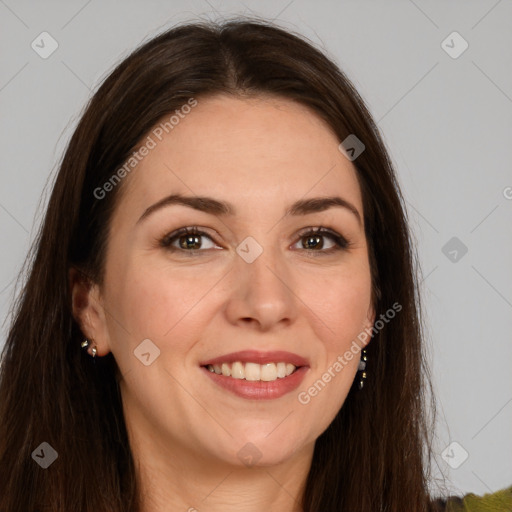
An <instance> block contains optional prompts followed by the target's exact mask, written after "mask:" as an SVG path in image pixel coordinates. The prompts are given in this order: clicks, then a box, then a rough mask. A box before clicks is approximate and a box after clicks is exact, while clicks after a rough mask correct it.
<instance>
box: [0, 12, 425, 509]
mask: <svg viewBox="0 0 512 512" xmlns="http://www.w3.org/2000/svg"><path fill="white" fill-rule="evenodd" d="M219 93H222V94H230V95H234V96H244V95H245V96H247V95H255V96H258V95H274V96H277V97H282V98H286V99H289V100H294V101H297V102H300V103H301V104H304V105H306V106H308V107H310V108H311V109H313V111H314V112H316V113H317V114H318V115H319V116H321V117H322V118H323V119H324V120H326V121H327V123H328V124H329V126H330V127H331V129H332V130H333V132H334V133H335V134H336V135H337V137H338V138H339V140H340V141H343V140H345V138H346V137H347V136H349V135H350V134H355V135H356V136H357V138H358V139H360V140H361V141H363V143H364V145H365V150H364V151H363V153H362V154H361V155H360V156H359V157H358V158H357V159H356V160H354V162H353V164H354V165H355V167H356V170H357V177H358V180H359V184H360V187H361V191H362V197H363V207H364V223H365V230H366V237H367V240H368V247H369V258H370V265H371V273H372V288H373V301H374V307H375V311H376V318H380V315H381V314H383V313H384V312H385V311H387V310H388V309H389V308H390V307H391V305H392V304H394V303H398V304H400V305H401V306H402V310H401V312H400V314H397V315H396V317H395V318H394V319H393V320H392V321H390V322H388V323H387V324H386V326H385V327H384V328H383V329H380V330H379V331H378V332H377V333H376V334H375V335H374V337H373V339H372V341H371V342H370V344H369V345H368V347H367V351H368V366H367V374H368V378H367V381H366V384H365V386H364V388H363V389H362V390H361V391H359V390H358V389H357V388H356V387H355V386H353V387H352V389H351V390H350V392H349V394H348V396H347V399H346V401H345V403H344V405H343V407H342V408H341V410H340V411H339V413H338V415H337V416H336V418H335V419H334V421H333V422H332V424H331V425H330V426H329V427H328V429H327V430H326V431H325V432H324V433H323V434H322V435H321V436H320V437H319V438H318V439H317V441H316V445H315V450H314V456H313V461H312V466H311V469H310V472H309V475H308V478H307V482H306V487H305V490H304V494H303V496H302V497H301V498H302V505H303V510H304V511H308V512H313V511H314V512H320V511H322V512H326V511H329V512H334V511H364V512H366V511H371V512H378V511H404V510H411V511H415V512H420V511H424V510H428V508H429V496H428V490H427V487H428V479H429V475H430V459H431V454H432V443H431V438H432V433H433V427H434V423H435V404H434V402H433V401H431V402H430V403H429V401H428V399H427V398H426V397H427V396H428V397H432V396H433V395H432V393H431V390H432V385H431V381H430V377H429V370H428V365H427V364H426V357H425V351H424V345H423V340H422V332H423V329H422V320H421V307H420V296H419V293H418V281H419V270H418V268H419V267H418V263H417V257H416V255H415V252H414V248H413V244H412V243H411V235H410V233H409V229H408V219H407V214H406V208H405V202H404V199H403V197H402V194H401V192H400V189H399V186H398V183H397V180H396V176H395V173H394V170H393V167H392V163H391V161H390V158H389V157H388V154H387V152H386V149H385V146H384V144H383V141H382V139H381V137H380V135H379V131H378V129H377V127H376V125H375V123H374V122H373V120H372V118H371V116H370V114H369V112H368V109H367V107H366V106H365V104H364V102H363V100H362V99H361V97H360V96H359V94H358V93H357V91H356V90H355V88H354V87H353V86H352V84H351V83H350V82H349V80H348V79H347V77H346V76H345V75H344V74H343V73H342V72H341V71H340V70H339V69H338V67H337V66H336V65H335V64H334V63H333V62H332V61H330V60H329V59H328V58H327V57H326V56H325V55H324V54H323V52H322V51H320V50H318V49H316V48H315V47H314V45H313V44H312V43H310V42H308V41H307V40H305V39H304V38H303V37H300V36H298V35H295V34H293V33H291V32H289V31H286V30H283V29H280V28H278V27H277V26H274V25H272V24H270V23H265V22H262V21H261V20H254V19H252V20H251V19H238V20H228V21H225V22H223V23H213V22H198V23H187V24H183V25H180V26H177V27H174V28H172V29H170V30H167V31H166V32H164V33H162V34H160V35H158V36H156V37H154V38H153V39H152V40H150V41H148V42H147V43H145V44H144V45H143V46H141V47H140V48H138V49H136V50H135V51H134V52H133V53H132V54H131V55H130V56H129V57H128V58H126V59H125V60H124V61H123V62H121V63H120V64H119V65H118V66H117V67H116V68H115V69H114V71H113V72H112V73H111V74H110V75H109V76H108V78H106V79H105V81H104V82H103V84H102V85H101V87H99V89H98V91H97V92H96V93H95V94H94V96H93V97H92V99H91V100H90V102H89V104H88V105H87V107H86V109H85V112H84V113H83V115H82V117H81V119H80V121H79V124H78V126H77V128H76V130H75V131H74V134H73V135H72V138H71V140H70V142H69V144H68V147H67V150H66V152H65V155H64V157H63V159H62V162H61V164H60V168H59V171H58V174H57V177H56V180H55V183H54V186H53V190H52V194H51V197H50V199H49V203H48V206H47V210H46V215H45V218H44V221H43V223H42V225H41V228H40V230H39V232H38V235H37V238H36V240H35V241H34V244H33V246H32V252H31V253H30V255H29V260H30V261H29V266H30V268H29V271H28V275H27V277H26V281H25V283H24V285H23V289H22V291H21V293H20V294H19V297H18V299H17V301H16V304H15V309H14V314H13V319H12V323H11V326H10V330H9V332H8V336H7V340H6V344H5V347H4V350H3V353H2V359H3V364H2V368H1V375H0V379H1V380H0V510H1V511H4V510H5V511H9V512H13V511H16V510H20V511H22V510H23V511H24V512H26V511H33V510H36V509H39V508H40V507H42V506H45V505H46V506H49V508H51V510H53V511H58V512H69V511H70V510H72V511H84V512H100V511H109V512H127V511H133V512H136V511H137V510H138V509H139V506H140V505H139V489H138V488H137V479H136V474H135V471H134V463H133V460H132V455H131V452H130V449H129V444H128V438H127V432H126V428H125V423H124V418H123V411H122V406H121V400H120V396H119V388H118V381H117V378H118V374H117V370H118V369H117V365H116V362H115V359H114V358H113V356H112V354H108V355H107V356H105V357H102V358H96V359H92V358H90V356H88V355H87V354H85V353H84V351H83V350H81V348H80V342H81V341H82V340H83V336H82V334H81V332H80V328H79V326H78V324H77V323H76V321H75V320H74V318H73V315H72V310H71V294H70V284H69V276H68V272H69V269H70V268H78V269H81V271H82V272H83V273H84V274H85V275H87V276H88V277H89V279H90V280H92V281H94V282H96V283H98V284H101V283H102V280H103V271H104V260H105V247H106V242H107V240H108V228H109V221H110V219H111V215H112V212H113V210H114V208H115V206H116V204H117V202H118V201H119V191H120V189H121V187H114V188H113V190H112V191H111V192H110V193H109V194H107V195H106V197H105V198H104V199H101V200H98V199H97V197H96V195H95V193H94V191H95V190H96V189H97V188H98V187H101V186H102V185H103V184H104V183H105V182H106V181H107V180H109V179H110V178H111V177H112V175H113V174H114V172H115V171H116V170H117V169H119V168H120V167H121V166H122V165H123V163H124V162H125V161H126V160H127V159H128V158H129V157H130V154H131V153H132V152H133V151H134V149H135V148H137V147H138V145H139V144H140V141H141V140H143V137H145V136H146V135H147V134H148V133H149V131H150V130H151V129H152V128H153V127H154V126H155V125H156V123H157V122H159V120H161V118H162V116H164V115H166V114H169V113H172V112H174V111H175V110H176V109H178V108H180V106H182V105H184V104H185V103H187V101H188V100H189V99H190V98H196V99H199V100H200V99H201V98H205V97H207V96H211V95H215V94H219ZM429 389H430V393H427V391H429ZM431 400H432V399H431ZM427 406H430V411H429V410H427ZM43 442H46V443H48V444H49V445H50V446H51V447H52V448H53V449H54V450H55V451H56V452H57V454H58V457H57V459H56V461H55V462H54V463H53V464H52V465H51V466H50V467H49V468H47V469H43V468H42V467H40V465H38V464H36V463H35V459H34V457H33V452H34V450H36V448H37V449H40V448H39V447H40V445H41V443H43Z"/></svg>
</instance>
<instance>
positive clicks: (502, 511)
mask: <svg viewBox="0 0 512 512" xmlns="http://www.w3.org/2000/svg"><path fill="white" fill-rule="evenodd" d="M432 505H433V508H432V509H431V510H432V512H512V486H511V487H508V488H506V489H501V490H499V491H496V492H493V493H487V494H484V495H483V496H477V495H476V494H474V493H469V494H466V495H464V496H462V497H458V496H450V497H448V498H444V499H443V498H438V499H436V500H435V501H434V502H433V503H432Z"/></svg>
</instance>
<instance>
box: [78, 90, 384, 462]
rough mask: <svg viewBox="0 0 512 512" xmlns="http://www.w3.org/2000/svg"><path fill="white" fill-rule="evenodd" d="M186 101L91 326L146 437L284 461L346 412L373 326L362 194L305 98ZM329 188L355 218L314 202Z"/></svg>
mask: <svg viewBox="0 0 512 512" xmlns="http://www.w3.org/2000/svg"><path fill="white" fill-rule="evenodd" d="M186 110H187V111H188V109H186ZM190 110H191V111H190V112H189V113H188V114H186V115H182V116H181V117H180V119H179V122H178V123H176V124H174V125H173V128H172V130H171V129H169V128H168V133H166V132H165V130H163V133H160V132H162V130H160V131H156V132H155V131H154V132H152V134H150V136H151V137H152V139H153V141H154V142H155V147H153V148H151V149H150V150H148V152H147V153H148V154H147V155H146V156H145V157H143V158H142V160H141V161H140V162H139V163H138V165H137V166H136V167H135V168H134V169H133V170H132V171H131V172H130V173H129V175H128V176H126V177H125V178H124V179H125V180H126V183H123V186H125V187H126V188H125V189H124V190H123V194H122V196H121V198H120V202H119V204H118V206H117V207H116V210H115V212H114V214H113V218H112V223H111V229H110V235H109V242H108V249H107V255H106V268H105V280H104V283H103V286H102V287H101V289H97V288H93V289H92V290H91V293H92V294H95V295H94V300H93V301H91V307H90V308H89V310H88V311H87V320H88V324H87V325H88V327H87V328H88V329H89V334H90V335H91V336H92V337H93V338H94V340H95V343H96V344H97V347H98V356H102V355H105V354H107V353H108V352H109V351H111V352H112V353H113V355H114V357H115V359H116V361H117V364H118V366H119V368H120V372H121V374H122V380H121V382H120V389H121V393H122V399H123V406H124V414H125V418H126V422H127V426H128V429H129V433H130V436H131V442H132V443H134V444H136V445H137V446H140V447H144V450H152V451H153V452H155V451H156V452H158V453H160V454H162V456H163V454H167V455H169V456H170V454H174V456H175V455H176V453H180V454H181V455H186V454H188V455H190V456H193V457H196V460H200V461H202V463H205V464H206V463H209V462H214V461H217V462H220V461H222V462H223V463H225V464H231V465H238V466H240V465H242V464H246V465H249V464H255V463H257V464H260V465H273V464H277V463H280V462H282V461H285V460H288V459H291V458H292V457H293V456H298V455H299V453H300V452H302V453H304V450H312V447H313V445H314V441H315V440H316V439H317V438H318V436H319V435H320V434H321V433H322V432H323V431H324V430H325V429H326V428H327V427H328V425H329V424H330V423H331V421H332V420H333V419H334V417H335V415H336V414H337V412H338V411H339V409H340V408H341V406H342V405H343V402H344V400H345V398H346V396H347V393H348V391H349V389H350V386H351V384H352V382H353V380H354V377H355V375H356V372H357V366H358V361H359V354H358V353H356V355H355V356H354V357H353V358H352V359H351V360H348V358H346V357H345V358H344V357H343V356H344V355H346V353H348V352H350V347H351V346H354V340H357V336H358V335H359V334H360V333H361V332H363V331H364V329H365V328H368V327H371V326H372V324H373V320H374V313H373V309H372V305H371V278H370V268H369V260H368V253H367V243H366V239H365V234H364V225H363V209H362V198H361V192H360V189H359V186H358V182H357V179H356V172H355V168H354V166H353V164H352V163H351V162H350V161H349V160H348V159H347V158H346V157H345V156H344V155H343V154H342V153H341V152H340V150H339V149H338V145H339V142H340V141H339V140H337V138H336V136H335V135H334V134H333V133H332V132H331V131H330V129H329V128H328V126H327V125H326V124H325V123H324V122H323V121H322V120H321V119H320V118H319V117H317V116H316V115H315V114H314V113H313V112H311V111H310V110H308V109H307V108H306V107H304V106H301V105H298V104H296V103H293V102H291V101H289V100H286V99H268V98H267V99H263V98H259V99H245V100H241V99H233V98H231V97H226V96H216V97H213V98H208V99H201V98H199V99H198V103H197V106H195V107H194V108H191V109H190ZM155 133H159V134H160V137H157V136H156V135H155ZM159 138H161V139H162V140H159ZM144 142H147V140H145V141H144ZM152 145H153V144H151V143H150V144H149V146H152ZM117 186H119V185H117ZM170 196H174V197H176V196H180V197H182V198H183V201H189V203H190V204H189V205H188V206H187V205H186V204H183V203H179V202H177V201H171V200H169V201H166V200H165V198H169V197H170ZM327 197H339V198H341V199H342V200H344V201H346V202H347V203H350V204H351V205H352V206H353V207H354V208H355V210H356V212H357V213H354V212H353V211H351V210H350V209H349V208H348V207H344V206H340V205H336V204H334V202H331V203H329V204H323V203H322V202H321V201H311V200H312V199H313V198H315V199H316V198H318V199H319V200H321V199H322V198H327ZM199 198H205V199H203V200H200V199H199ZM224 204H225V205H229V206H228V207H226V208H225V207H221V206H220V205H224ZM224 209H225V210H226V211H224ZM194 226H195V227H196V230H197V232H200V234H198V233H194V232H192V234H190V233H189V234H187V233H185V234H183V233H182V234H179V233H178V234H176V231H177V230H179V229H180V228H186V227H188V228H189V230H193V227H194ZM320 227H324V228H326V229H327V230H328V231H329V233H328V234H326V233H320V234H315V233H313V234H311V233H310V232H311V231H314V230H316V229H318V228H320ZM336 237H342V238H344V239H346V240H347V241H348V243H349V245H348V246H346V247H342V246H341V247H340V246H338V245H337V238H336ZM340 243H342V242H340ZM342 245H343V243H342ZM91 331H92V332H91ZM358 345H361V343H360V342H358ZM247 351H251V352H247ZM237 352H246V353H245V354H235V355H233V356H231V355H230V354H233V353H237ZM273 352H287V353H289V354H276V353H273ZM353 352H354V351H353V350H352V353H353ZM340 358H343V361H344V363H343V364H342V363H340ZM212 360H217V361H218V362H219V365H220V369H221V370H222V369H224V371H225V372H226V370H228V371H229V372H230V373H231V372H233V373H234V374H235V376H233V375H232V376H225V375H217V374H216V373H215V372H213V373H212V372H211V371H210V370H209V369H208V368H206V367H204V365H205V364H206V363H207V362H209V361H212ZM223 361H224V362H225V363H226V364H225V365H224V368H223V366H222V365H221V363H222V362H223ZM235 362H238V363H241V364H234V365H233V364H232V363H235ZM336 362H338V364H337V365H336ZM245 363H252V364H249V365H247V366H246V365H245ZM257 363H265V364H262V365H260V364H257ZM272 363H289V364H290V363H292V364H294V365H295V366H299V367H301V366H302V368H299V369H298V370H297V371H296V373H292V374H291V375H290V376H287V377H284V376H283V374H282V373H281V372H283V371H285V372H286V370H287V369H288V371H290V370H293V368H292V367H290V366H286V364H285V365H282V364H276V365H273V364H272ZM340 366H341V369H340ZM213 369H214V370H215V367H214V368H213ZM245 372H246V373H245ZM276 373H278V374H279V377H277V378H276ZM326 373H328V374H329V375H328V376H327V377H326V376H325V374H326ZM329 376H330V378H329ZM262 378H263V379H264V380H261V379H262ZM251 379H255V380H251ZM266 379H268V380H266ZM231 386H233V387H231Z"/></svg>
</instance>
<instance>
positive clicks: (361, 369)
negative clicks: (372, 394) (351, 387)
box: [357, 348, 368, 390]
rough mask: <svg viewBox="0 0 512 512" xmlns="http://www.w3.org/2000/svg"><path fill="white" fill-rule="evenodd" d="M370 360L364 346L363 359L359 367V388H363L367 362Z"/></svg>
mask: <svg viewBox="0 0 512 512" xmlns="http://www.w3.org/2000/svg"><path fill="white" fill-rule="evenodd" d="M367 361H368V354H367V352H366V349H365V348H363V350H362V352H361V360H360V361H359V367H358V369H357V372H358V378H359V382H358V384H357V387H358V388H359V390H361V389H363V386H364V381H365V380H366V372H365V370H366V362H367Z"/></svg>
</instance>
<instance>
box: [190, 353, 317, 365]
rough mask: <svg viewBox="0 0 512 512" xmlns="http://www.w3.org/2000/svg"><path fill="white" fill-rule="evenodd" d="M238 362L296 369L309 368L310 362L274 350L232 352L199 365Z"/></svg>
mask: <svg viewBox="0 0 512 512" xmlns="http://www.w3.org/2000/svg"><path fill="white" fill-rule="evenodd" d="M236 361H240V362H246V363H257V364H267V363H291V364H293V365H294V366H296V367H300V366H309V362H308V360H307V359H305V358H304V357H301V356H299V355H297V354H294V353H292V352H286V351H284V350H273V351H271V352H259V351H257V350H242V351H240V352H231V353H229V354H224V355H222V356H219V357H215V358H213V359H208V360H207V361H203V362H201V363H199V365H200V366H207V365H209V364H222V363H235V362H236Z"/></svg>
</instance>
